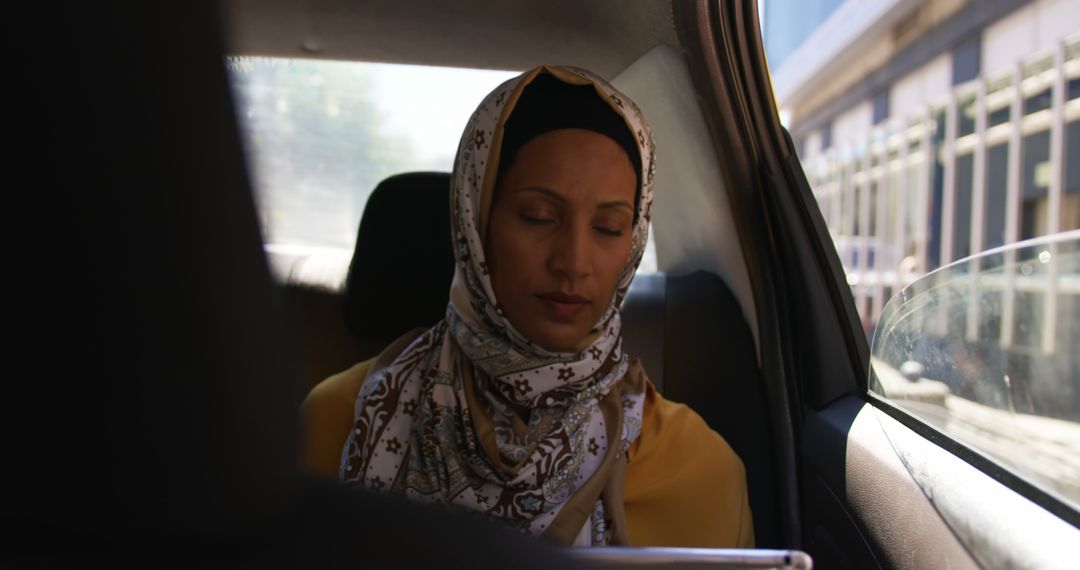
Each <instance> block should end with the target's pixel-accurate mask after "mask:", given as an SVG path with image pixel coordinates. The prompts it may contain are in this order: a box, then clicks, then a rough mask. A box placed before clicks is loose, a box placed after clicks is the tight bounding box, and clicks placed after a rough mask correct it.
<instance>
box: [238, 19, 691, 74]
mask: <svg viewBox="0 0 1080 570" xmlns="http://www.w3.org/2000/svg"><path fill="white" fill-rule="evenodd" d="M223 10H224V19H225V21H226V26H227V27H228V36H229V38H230V40H229V42H230V45H229V51H230V52H231V53H233V54H236V55H247V56H264V57H288V58H300V57H304V58H322V59H335V60H355V61H372V62H384V63H405V64H424V65H440V66H452V67H474V68H487V69H508V70H519V69H527V68H530V67H532V66H535V65H537V64H539V63H556V64H565V65H575V66H579V67H584V68H587V69H590V70H592V71H594V72H596V73H598V74H599V75H601V76H603V77H607V78H610V77H613V76H614V75H616V74H617V73H619V72H620V71H622V70H623V69H624V68H626V67H627V66H628V65H630V64H631V63H632V62H634V60H636V59H637V58H639V57H640V56H641V55H642V54H644V53H646V52H648V51H649V50H650V49H652V48H653V47H655V46H657V45H660V44H667V45H670V46H672V47H675V48H678V45H679V44H678V40H677V38H676V36H675V28H674V25H673V23H672V11H671V1H670V0H651V1H636V2H626V1H624V0H596V1H589V2H580V1H575V0H544V1H542V2H531V1H530V2H526V1H502V2H500V1H492V0H463V1H455V2H441V1H421V2H401V1H400V0H366V1H359V0H351V1H350V0H228V1H226V2H225V3H223Z"/></svg>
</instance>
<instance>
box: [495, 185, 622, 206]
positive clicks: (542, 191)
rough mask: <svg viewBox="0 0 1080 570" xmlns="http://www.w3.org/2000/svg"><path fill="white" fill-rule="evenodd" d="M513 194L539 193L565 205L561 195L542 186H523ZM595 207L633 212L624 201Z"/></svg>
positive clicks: (564, 199) (602, 203) (605, 203)
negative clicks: (624, 209)
mask: <svg viewBox="0 0 1080 570" xmlns="http://www.w3.org/2000/svg"><path fill="white" fill-rule="evenodd" d="M515 192H536V193H539V194H543V195H545V196H547V197H549V198H551V199H552V200H555V201H556V202H560V203H563V204H565V203H566V198H565V197H564V196H563V195H562V194H559V193H558V192H555V191H554V190H552V189H550V188H544V187H543V186H524V187H522V188H518V189H517V190H515ZM596 207H597V208H626V209H627V210H630V211H631V212H633V211H634V207H633V206H631V205H630V202H627V201H626V200H612V201H611V202H601V203H600V204H598V205H597V206H596Z"/></svg>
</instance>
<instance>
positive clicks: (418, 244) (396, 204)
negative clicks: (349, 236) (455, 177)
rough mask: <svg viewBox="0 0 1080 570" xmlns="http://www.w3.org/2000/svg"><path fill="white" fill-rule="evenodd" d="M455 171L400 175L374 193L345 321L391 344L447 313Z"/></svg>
mask: <svg viewBox="0 0 1080 570" xmlns="http://www.w3.org/2000/svg"><path fill="white" fill-rule="evenodd" d="M450 241H451V240H450V174H449V173H445V172H413V173H408V174H399V175H397V176H392V177H390V178H387V179H386V180H384V181H382V182H381V183H379V185H378V186H377V187H376V188H375V191H374V192H372V193H371V197H370V198H369V199H368V202H367V205H366V206H365V207H364V215H363V217H362V218H361V219H360V230H359V231H358V232H357V236H356V249H355V250H354V251H353V258H352V263H350V265H349V275H348V278H347V280H346V282H345V299H344V301H345V321H346V324H347V325H348V327H349V329H350V330H351V331H352V332H353V334H356V335H357V336H360V337H363V338H365V339H371V340H375V341H378V342H381V343H384V344H388V343H390V342H393V341H394V339H396V338H397V337H399V336H401V335H403V334H405V333H406V332H408V331H410V330H412V329H414V328H416V327H430V326H432V325H434V324H435V323H436V322H438V321H439V319H441V318H443V316H444V315H445V314H446V304H447V302H448V301H449V299H450V281H451V279H452V278H453V276H454V254H453V250H452V249H451V243H450Z"/></svg>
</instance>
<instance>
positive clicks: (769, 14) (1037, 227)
mask: <svg viewBox="0 0 1080 570" xmlns="http://www.w3.org/2000/svg"><path fill="white" fill-rule="evenodd" d="M758 6H759V13H760V20H761V26H762V37H763V38H764V44H765V50H766V54H767V56H768V60H769V66H770V73H771V75H772V83H773V88H774V91H775V95H776V100H777V105H778V107H779V109H780V116H781V120H782V121H783V122H784V123H785V126H786V127H787V128H788V130H789V131H790V133H791V135H792V139H793V141H794V142H795V146H796V150H797V153H798V155H799V158H800V161H801V162H802V166H803V169H804V171H805V173H806V175H807V179H808V181H809V182H810V186H811V189H812V190H813V193H814V196H815V197H816V198H817V202H818V205H819V207H820V210H821V213H822V216H823V217H824V219H825V222H826V225H827V226H828V228H829V232H830V235H831V238H832V241H833V243H834V245H835V247H836V250H837V253H838V254H839V258H840V260H841V262H842V265H843V267H844V271H845V273H846V275H847V280H848V282H849V284H850V285H851V287H852V293H853V296H854V297H855V305H856V307H857V309H858V312H859V315H860V319H861V321H862V325H863V327H864V332H865V333H866V335H867V338H870V337H871V336H872V335H873V332H874V328H875V327H876V326H877V323H878V319H879V316H880V315H881V312H882V309H883V307H884V305H885V303H886V302H887V301H888V300H889V298H890V297H892V296H893V295H895V294H896V292H897V291H899V290H900V289H901V288H903V287H904V286H906V285H908V284H909V283H911V282H912V281H914V280H915V279H917V278H918V277H919V276H921V275H925V274H926V273H928V272H930V271H933V270H934V269H936V268H938V267H942V266H945V265H947V264H949V263H950V262H952V261H956V260H959V259H963V258H965V257H967V256H970V255H974V254H977V253H979V252H982V251H987V250H990V249H993V248H996V247H999V246H1001V245H1004V244H1009V243H1015V242H1018V241H1021V240H1025V239H1031V238H1037V237H1041V236H1047V235H1052V234H1055V233H1058V232H1062V231H1068V230H1072V229H1077V228H1080V3H1076V2H1056V1H1053V0H1034V1H1032V2H1025V3H1022V4H1013V5H1009V6H1005V5H1002V6H1000V7H996V8H995V9H993V10H989V11H988V10H986V9H985V7H984V6H982V5H981V4H980V3H978V2H864V1H861V0H829V1H824V2H801V1H799V0H760V1H759V3H758Z"/></svg>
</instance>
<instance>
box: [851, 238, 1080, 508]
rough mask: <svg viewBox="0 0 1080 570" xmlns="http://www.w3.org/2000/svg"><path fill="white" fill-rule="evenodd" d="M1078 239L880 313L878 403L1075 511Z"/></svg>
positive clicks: (951, 278)
mask: <svg viewBox="0 0 1080 570" xmlns="http://www.w3.org/2000/svg"><path fill="white" fill-rule="evenodd" d="M1078 347H1080V231H1073V232H1068V233H1064V234H1061V235H1059V236H1056V237H1055V238H1052V239H1045V240H1041V241H1034V242H1027V243H1025V244H1018V245H1015V246H1008V247H1005V248H1001V249H999V250H995V251H992V252H988V253H984V254H981V255H979V256H975V257H972V258H970V259H967V260H963V261H960V262H956V263H954V264H951V265H949V266H947V267H945V268H942V269H940V270H938V271H935V272H933V273H931V274H929V275H927V276H925V277H923V278H921V279H918V280H917V281H915V282H914V283H912V284H911V285H909V286H908V287H906V288H904V289H903V290H902V291H901V292H900V293H899V294H898V295H897V296H896V297H894V298H893V299H892V300H891V301H890V302H889V303H888V304H887V305H886V307H885V311H884V313H883V314H882V316H881V321H880V324H879V326H878V329H877V334H876V335H875V337H874V341H873V346H872V349H871V373H870V378H869V386H870V389H871V391H873V392H874V393H875V394H877V395H879V396H882V397H884V398H886V399H887V400H888V401H889V402H891V403H892V404H894V405H895V406H897V407H899V408H900V409H902V410H904V411H906V412H908V413H909V414H911V415H912V416H914V417H915V418H918V419H919V420H921V421H923V422H925V423H926V424H929V425H930V426H933V427H934V428H936V429H937V430H940V431H941V432H944V433H945V434H947V435H948V436H949V437H951V438H953V439H954V440H956V441H958V442H960V443H962V444H964V445H966V446H968V447H969V448H971V449H973V450H975V451H976V452H978V453H980V454H982V455H984V456H985V457H987V458H989V459H990V460H991V461H993V462H995V463H997V464H999V465H1000V466H1002V467H1004V468H1006V469H1008V470H1010V471H1012V472H1013V473H1016V474H1017V475H1020V476H1021V477H1022V478H1023V479H1025V480H1027V481H1029V482H1031V483H1033V484H1034V485H1036V486H1037V487H1039V488H1041V489H1042V490H1043V491H1046V492H1048V493H1050V494H1052V495H1053V496H1055V497H1057V498H1059V499H1061V500H1063V501H1065V502H1067V503H1070V504H1071V505H1072V507H1073V508H1074V509H1076V510H1080V350H1077V349H1078Z"/></svg>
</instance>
